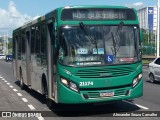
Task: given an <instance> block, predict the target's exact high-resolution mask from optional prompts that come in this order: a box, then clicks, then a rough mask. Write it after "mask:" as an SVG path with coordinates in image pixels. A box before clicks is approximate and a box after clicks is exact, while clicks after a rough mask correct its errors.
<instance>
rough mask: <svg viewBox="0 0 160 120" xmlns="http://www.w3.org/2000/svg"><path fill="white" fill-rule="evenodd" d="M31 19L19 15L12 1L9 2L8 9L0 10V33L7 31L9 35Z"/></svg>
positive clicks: (24, 15) (25, 15)
mask: <svg viewBox="0 0 160 120" xmlns="http://www.w3.org/2000/svg"><path fill="white" fill-rule="evenodd" d="M31 19H32V17H31V16H29V15H27V14H22V13H20V12H19V11H18V10H17V8H16V5H15V3H14V2H13V1H10V2H9V5H8V9H2V8H0V33H2V31H3V30H8V31H9V33H11V32H12V30H13V29H16V28H18V27H20V26H21V25H23V24H24V23H25V22H27V21H29V20H31Z"/></svg>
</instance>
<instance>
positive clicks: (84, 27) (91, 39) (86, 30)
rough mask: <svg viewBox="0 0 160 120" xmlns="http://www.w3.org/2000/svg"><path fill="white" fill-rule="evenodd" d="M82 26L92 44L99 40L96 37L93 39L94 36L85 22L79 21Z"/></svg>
mask: <svg viewBox="0 0 160 120" xmlns="http://www.w3.org/2000/svg"><path fill="white" fill-rule="evenodd" d="M79 25H80V28H81V29H82V30H83V32H84V33H85V35H86V36H87V37H88V39H89V40H90V41H91V43H92V44H97V41H96V40H95V39H93V37H92V36H90V33H89V31H88V29H87V28H86V26H85V25H84V24H83V22H80V23H79Z"/></svg>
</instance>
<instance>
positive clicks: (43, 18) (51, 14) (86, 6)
mask: <svg viewBox="0 0 160 120" xmlns="http://www.w3.org/2000/svg"><path fill="white" fill-rule="evenodd" d="M69 8H113V9H114V8H115V9H116V8H119V9H133V10H134V11H135V9H134V8H128V7H126V6H112V5H83V6H80V5H78V6H65V7H59V8H57V9H55V10H53V11H51V12H49V13H47V14H45V15H44V16H39V17H38V18H36V19H34V20H31V21H29V22H27V23H25V24H24V25H23V26H21V27H19V28H17V29H15V30H14V31H13V33H16V32H18V31H19V30H21V29H24V28H27V27H29V26H31V25H34V24H36V23H39V22H41V21H43V20H46V19H49V18H52V17H53V16H54V15H55V14H56V11H62V10H63V9H69Z"/></svg>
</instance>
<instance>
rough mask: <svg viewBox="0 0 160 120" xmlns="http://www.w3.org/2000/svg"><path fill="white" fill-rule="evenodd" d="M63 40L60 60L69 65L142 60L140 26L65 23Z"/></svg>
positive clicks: (124, 62)
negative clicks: (67, 24)
mask: <svg viewBox="0 0 160 120" xmlns="http://www.w3.org/2000/svg"><path fill="white" fill-rule="evenodd" d="M59 42H60V43H59V55H58V60H59V62H61V63H62V64H64V65H67V66H96V65H114V64H116V65H117V64H128V63H134V62H138V61H140V51H139V49H140V45H139V44H140V42H139V27H138V26H133V25H132V26H131V25H130V26H129V25H128V26H126V25H123V26H122V25H121V26H120V25H117V26H97V25H96V26H93V25H92V26H88V25H83V26H81V25H79V26H63V27H61V28H60V41H59Z"/></svg>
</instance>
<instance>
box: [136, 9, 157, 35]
mask: <svg viewBox="0 0 160 120" xmlns="http://www.w3.org/2000/svg"><path fill="white" fill-rule="evenodd" d="M137 12H138V18H139V22H140V28H143V29H145V30H147V31H149V32H156V28H157V27H156V26H157V6H151V7H145V8H142V9H139V10H138V11H137Z"/></svg>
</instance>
